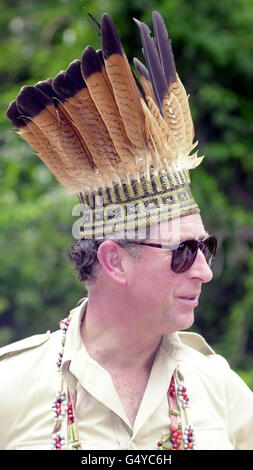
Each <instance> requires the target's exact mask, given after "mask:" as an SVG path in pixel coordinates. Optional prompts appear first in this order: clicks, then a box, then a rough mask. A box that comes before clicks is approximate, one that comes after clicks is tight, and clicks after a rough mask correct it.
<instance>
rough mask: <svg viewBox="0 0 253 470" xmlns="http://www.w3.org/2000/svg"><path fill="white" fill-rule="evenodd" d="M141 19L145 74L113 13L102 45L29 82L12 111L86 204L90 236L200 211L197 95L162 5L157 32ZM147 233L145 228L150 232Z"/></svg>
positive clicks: (24, 133)
mask: <svg viewBox="0 0 253 470" xmlns="http://www.w3.org/2000/svg"><path fill="white" fill-rule="evenodd" d="M135 22H136V23H137V25H138V27H139V29H140V33H141V40H142V46H143V54H144V57H145V61H146V67H145V66H144V65H143V64H142V63H141V62H140V61H139V60H138V59H134V64H135V68H136V69H137V71H138V73H139V78H138V79H137V78H136V76H135V75H134V73H133V71H132V70H131V68H130V65H129V62H128V60H127V57H126V55H125V53H124V50H123V48H122V45H121V43H120V39H119V37H118V34H117V32H116V30H115V27H114V25H113V23H112V20H111V18H110V17H109V15H108V14H104V15H103V17H102V21H101V24H99V23H98V22H97V21H96V23H97V24H98V25H99V27H100V33H101V38H102V49H101V50H98V51H95V50H94V49H93V48H92V47H90V46H88V47H87V48H86V49H85V50H84V53H83V55H82V59H81V60H74V61H73V62H72V63H71V64H70V65H69V67H68V68H67V70H66V71H61V72H60V73H59V74H58V75H57V76H56V77H55V78H54V79H48V80H46V81H43V82H38V83H37V84H35V85H34V86H25V87H23V88H22V89H21V91H20V93H19V95H18V97H17V99H16V100H15V101H13V102H12V103H11V104H10V105H9V108H8V111H7V117H8V119H9V120H10V121H11V122H12V124H13V125H14V126H15V127H17V128H18V129H19V131H18V133H19V134H20V135H21V137H23V138H24V139H25V140H26V141H27V142H28V143H29V144H30V145H31V147H33V148H34V149H35V150H36V151H37V154H38V156H39V158H40V159H41V160H42V161H43V162H44V163H45V164H46V165H47V167H48V168H49V170H50V171H51V172H52V173H53V174H54V176H55V177H56V178H57V180H58V181H59V182H60V183H61V185H62V186H64V187H65V189H66V190H67V192H68V193H69V194H73V193H74V194H76V195H77V197H78V200H79V202H80V204H81V207H82V212H83V223H82V226H81V227H80V234H79V237H80V238H101V237H104V236H106V235H109V234H113V235H114V236H115V237H116V236H118V237H120V238H128V237H130V238H133V237H134V238H135V236H134V234H136V233H137V238H138V232H139V230H141V229H143V228H145V227H150V226H152V225H154V224H158V223H159V222H163V221H166V220H170V219H172V218H173V217H180V216H184V215H189V214H193V213H196V212H199V209H198V206H197V204H196V203H195V201H194V199H193V197H192V194H191V191H190V176H189V170H190V169H193V168H195V167H197V166H198V165H199V164H200V163H201V161H202V159H203V157H197V152H195V151H194V149H195V147H196V145H197V144H198V142H195V143H193V140H194V128H193V123H192V118H191V113H190V108H189V103H188V96H187V95H186V92H185V89H184V87H183V85H182V83H181V81H180V79H179V77H178V75H177V72H176V67H175V63H174V58H173V53H172V49H171V42H170V40H169V38H168V33H167V30H166V27H165V24H164V21H163V19H162V17H161V15H160V14H159V13H158V12H153V26H154V33H155V38H154V39H153V38H152V37H151V36H150V30H149V28H148V27H147V25H145V24H144V23H141V22H139V21H137V20H135ZM141 237H142V238H143V234H142V235H141Z"/></svg>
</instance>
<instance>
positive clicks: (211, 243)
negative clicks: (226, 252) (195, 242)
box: [200, 237, 217, 266]
mask: <svg viewBox="0 0 253 470" xmlns="http://www.w3.org/2000/svg"><path fill="white" fill-rule="evenodd" d="M216 248H217V239H216V238H215V237H209V238H207V239H206V240H204V241H203V244H202V245H201V246H200V249H201V251H202V252H203V254H204V256H205V258H206V261H207V263H208V265H209V266H211V264H212V263H213V261H214V257H215V254H216Z"/></svg>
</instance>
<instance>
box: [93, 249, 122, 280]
mask: <svg viewBox="0 0 253 470" xmlns="http://www.w3.org/2000/svg"><path fill="white" fill-rule="evenodd" d="M124 251H125V250H124V249H123V248H122V247H121V246H120V245H119V244H118V243H116V242H115V241H113V240H106V241H104V242H103V243H102V244H101V245H100V246H99V247H98V251H97V257H98V260H99V263H100V265H101V268H102V269H103V271H104V273H105V274H106V275H107V276H108V277H109V278H110V279H111V280H112V281H113V282H116V283H117V284H120V285H122V286H123V285H125V284H126V273H125V269H124V263H123V257H124Z"/></svg>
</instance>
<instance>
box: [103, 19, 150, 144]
mask: <svg viewBox="0 0 253 470" xmlns="http://www.w3.org/2000/svg"><path fill="white" fill-rule="evenodd" d="M101 33H102V49H103V56H104V61H105V67H106V71H107V75H108V77H109V80H110V83H111V85H112V88H113V93H114V97H115V101H116V103H117V106H118V109H119V113H120V116H121V119H122V121H123V123H124V127H125V129H126V133H127V136H128V138H129V140H130V142H131V143H132V144H133V145H134V146H136V147H138V148H139V149H141V151H142V153H143V148H144V149H145V139H144V115H143V110H142V106H141V100H140V92H139V89H138V87H137V85H136V82H135V79H134V77H133V73H132V70H131V68H130V65H129V63H128V60H127V57H126V55H125V52H124V50H123V48H122V45H121V43H120V39H119V37H118V34H117V32H116V29H115V27H114V25H113V22H112V20H111V18H110V17H109V15H107V14H104V15H103V18H102V24H101Z"/></svg>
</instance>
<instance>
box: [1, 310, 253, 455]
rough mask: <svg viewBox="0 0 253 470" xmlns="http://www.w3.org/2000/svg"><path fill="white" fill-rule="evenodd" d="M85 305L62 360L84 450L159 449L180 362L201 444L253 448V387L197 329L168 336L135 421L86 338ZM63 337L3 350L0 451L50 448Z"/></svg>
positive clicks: (45, 337) (38, 337) (29, 341)
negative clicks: (83, 333) (90, 352)
mask: <svg viewBox="0 0 253 470" xmlns="http://www.w3.org/2000/svg"><path fill="white" fill-rule="evenodd" d="M84 310H85V304H82V305H81V306H80V307H77V308H76V309H75V310H74V311H72V312H74V315H73V318H72V320H71V323H70V326H69V330H68V333H67V340H66V346H65V352H64V356H63V362H62V373H63V376H64V379H65V383H67V384H68V386H69V387H70V388H71V390H72V391H75V392H76V393H77V403H76V419H77V422H78V430H79V436H80V440H81V443H82V449H89V450H93V449H103V450H105V449H117V450H123V449H124V450H126V449H129V450H130V449H142V450H148V449H149V450H152V449H157V441H159V440H160V439H161V438H162V437H163V435H166V434H168V432H169V425H170V419H169V414H168V401H167V389H168V385H169V382H170V378H171V376H172V374H173V372H174V370H175V368H176V367H178V368H179V370H180V372H181V374H182V375H183V378H184V382H185V386H186V387H187V393H188V396H189V398H190V412H189V416H190V421H191V424H192V426H193V428H194V430H195V436H196V447H197V449H199V450H203V449H213V450H216V449H227V450H229V449H231V450H232V449H253V394H252V392H251V391H250V389H249V388H248V387H247V386H246V385H245V384H244V382H243V381H242V380H241V379H240V378H239V377H238V376H237V375H236V374H235V373H234V372H233V371H232V370H231V369H230V367H229V365H228V363H227V362H226V361H225V359H223V358H222V357H221V356H218V355H217V354H215V353H214V352H213V350H212V349H211V348H210V347H209V346H208V345H207V343H206V342H205V340H204V339H203V338H202V337H201V336H199V335H197V334H194V333H186V332H184V333H177V334H174V335H172V336H171V337H164V338H163V340H162V343H161V346H160V348H159V350H158V352H157V355H156V358H155V361H154V364H153V367H152V370H151V374H150V378H149V382H148V385H147V388H146V390H145V393H144V396H143V399H142V402H141V405H140V408H139V411H138V414H137V416H136V420H135V423H134V426H133V427H132V426H131V424H130V423H129V421H128V418H127V416H126V413H125V411H124V409H123V407H122V404H121V401H120V399H119V397H118V395H117V392H116V390H115V388H114V385H113V382H112V379H111V377H110V375H109V373H108V372H107V371H106V370H104V369H103V368H102V367H101V366H100V365H99V364H98V363H97V362H96V361H94V360H93V359H92V358H91V357H90V356H89V355H88V353H87V351H86V349H85V346H84V344H83V342H82V338H81V334H80V325H81V321H82V318H83V315H84ZM61 337H62V333H61V332H60V331H58V332H55V333H52V334H50V332H48V333H46V334H44V335H36V336H33V337H31V338H27V339H25V340H22V341H19V342H17V343H14V344H11V345H9V346H6V347H4V348H2V349H0V359H1V360H0V376H1V387H0V420H1V426H0V449H2V450H3V449H34V450H35V449H50V448H51V433H52V430H53V415H52V409H51V407H52V403H53V400H54V398H55V394H56V390H57V373H56V362H57V358H58V352H59V351H60V350H61ZM63 432H64V433H65V434H66V435H67V430H66V423H65V421H64V422H63ZM68 446H69V448H70V444H68Z"/></svg>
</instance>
